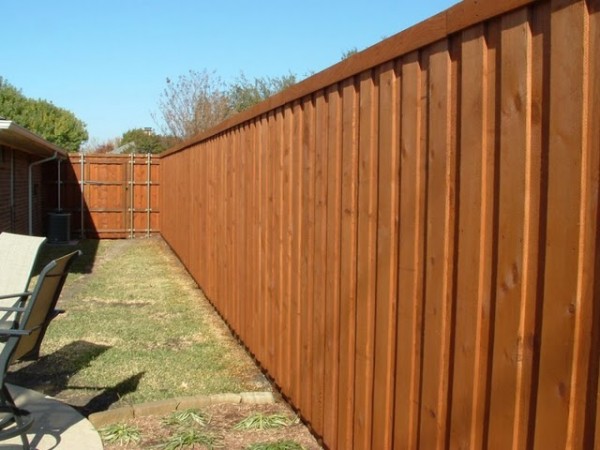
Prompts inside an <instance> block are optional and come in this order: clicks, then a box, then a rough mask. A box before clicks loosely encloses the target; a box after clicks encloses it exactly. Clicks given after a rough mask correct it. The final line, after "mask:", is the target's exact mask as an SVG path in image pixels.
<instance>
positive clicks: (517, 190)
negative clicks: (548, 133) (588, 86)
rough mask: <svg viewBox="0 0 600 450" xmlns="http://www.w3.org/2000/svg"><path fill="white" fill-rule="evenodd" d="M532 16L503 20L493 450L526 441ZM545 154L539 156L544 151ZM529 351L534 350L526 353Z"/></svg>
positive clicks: (536, 177)
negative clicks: (494, 447)
mask: <svg viewBox="0 0 600 450" xmlns="http://www.w3.org/2000/svg"><path fill="white" fill-rule="evenodd" d="M529 19H530V15H529V11H528V10H527V9H522V10H519V11H516V12H514V13H512V14H510V15H507V16H505V17H503V19H502V37H501V39H502V44H501V45H502V55H501V58H502V67H501V73H500V89H501V95H502V98H501V100H500V105H499V106H500V110H501V117H500V156H499V168H498V170H499V175H498V176H499V187H498V190H499V193H498V238H497V239H498V249H497V254H498V256H497V267H496V286H495V289H496V291H495V294H494V298H495V308H494V321H495V325H494V327H495V332H494V336H493V359H492V386H491V396H490V425H489V435H490V436H489V439H490V440H489V443H490V445H497V446H500V447H506V448H521V447H522V446H523V445H525V444H526V442H527V431H528V430H527V429H528V415H529V396H530V388H531V372H532V352H531V351H530V349H531V344H532V343H533V331H534V329H533V328H534V327H533V319H534V317H533V315H534V313H535V305H536V292H535V289H533V290H531V289H530V287H534V286H535V285H534V284H533V283H532V281H533V280H535V279H536V276H537V268H536V266H535V258H532V253H533V252H535V251H536V249H537V245H538V242H537V241H538V238H537V216H538V209H539V206H538V205H539V193H538V191H537V189H536V188H535V186H539V183H540V173H539V171H540V168H539V153H538V154H537V155H535V154H534V153H533V148H532V141H531V115H532V113H531V111H532V110H531V108H532V89H531V80H532V64H531V59H532V53H531V50H532V40H531V33H530V25H529ZM538 150H539V149H538ZM528 346H529V349H527V348H526V347H528Z"/></svg>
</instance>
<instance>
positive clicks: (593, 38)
mask: <svg viewBox="0 0 600 450" xmlns="http://www.w3.org/2000/svg"><path fill="white" fill-rule="evenodd" d="M588 5H589V6H588V7H589V13H590V21H589V36H590V38H589V42H590V44H589V45H590V46H589V50H588V55H589V58H590V59H589V72H588V73H589V83H590V85H589V89H588V105H589V106H588V107H589V119H588V122H587V128H588V129H587V140H588V143H589V145H590V158H589V167H590V169H591V170H592V172H591V173H590V174H589V175H590V182H591V186H599V185H600V139H599V138H598V128H597V126H596V125H595V124H598V123H600V0H593V1H591V2H588ZM594 168H596V169H595V171H594ZM593 192H594V191H593V190H592V191H590V199H589V201H590V202H591V204H592V205H593V204H596V211H595V212H592V213H591V214H590V215H589V217H590V219H591V220H590V224H589V225H590V226H589V228H590V229H592V230H593V229H594V228H595V229H596V235H595V245H590V247H589V248H591V249H593V248H595V249H596V252H595V253H596V261H595V263H593V264H594V266H592V267H593V272H592V273H593V274H594V275H593V277H594V281H593V283H594V285H593V287H591V289H593V292H592V296H593V298H595V299H598V298H600V236H599V231H598V230H600V223H599V221H600V217H599V215H600V202H599V201H598V191H597V190H596V191H595V194H594V193H593ZM594 220H595V223H594ZM592 233H593V231H592ZM594 309H595V312H594V313H592V314H591V315H590V316H591V317H594V324H593V326H594V329H593V332H592V351H591V353H590V371H589V373H590V375H589V380H588V386H589V396H588V400H587V401H588V411H589V412H588V416H587V417H586V421H585V425H586V429H585V430H584V442H583V446H582V447H583V448H594V449H596V450H598V449H600V376H599V372H600V316H599V315H598V309H597V304H596V306H594ZM594 419H595V420H594Z"/></svg>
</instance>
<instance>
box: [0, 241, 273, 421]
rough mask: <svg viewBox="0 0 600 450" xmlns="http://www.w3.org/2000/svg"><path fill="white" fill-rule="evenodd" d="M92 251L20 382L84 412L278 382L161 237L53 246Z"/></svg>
mask: <svg viewBox="0 0 600 450" xmlns="http://www.w3.org/2000/svg"><path fill="white" fill-rule="evenodd" d="M72 248H79V249H81V250H82V251H83V252H84V256H83V257H81V258H80V259H79V260H78V261H77V262H76V264H75V266H74V268H73V273H72V274H71V275H70V276H69V278H68V280H67V283H66V285H65V287H64V289H63V295H62V297H61V299H60V301H59V304H58V307H59V308H62V309H64V310H65V311H66V312H65V313H64V314H62V315H60V316H59V317H58V318H57V319H55V321H54V322H53V323H52V325H51V326H50V328H49V330H48V334H47V335H46V338H45V340H44V343H43V345H42V358H41V359H40V360H38V361H36V362H33V363H21V364H18V365H15V366H13V368H12V369H11V375H10V380H11V381H12V382H14V383H16V384H20V385H23V386H26V387H30V388H33V389H35V390H38V391H42V392H45V393H47V394H49V395H53V396H55V397H56V398H58V399H61V400H63V401H65V402H66V403H69V404H71V405H73V406H76V407H78V408H79V409H80V410H82V412H84V413H86V414H89V413H91V412H95V411H100V410H105V409H107V408H109V407H115V406H120V405H123V404H135V403H142V402H146V401H152V400H160V399H165V398H171V397H176V396H186V395H198V394H213V393H223V392H244V391H265V390H271V386H270V384H269V383H268V382H267V381H266V380H265V378H264V377H263V376H262V374H261V373H260V371H259V370H258V368H257V367H256V365H255V364H254V362H253V361H252V359H251V358H250V357H249V356H248V355H247V353H246V352H245V351H244V350H243V349H242V347H241V346H240V345H239V344H238V343H237V342H236V341H235V339H234V338H233V337H232V336H231V334H230V333H229V330H228V329H227V327H226V326H225V324H224V323H223V322H222V320H221V319H220V317H219V316H218V315H217V314H216V312H215V311H214V309H213V308H212V306H211V305H210V304H209V303H208V301H207V300H206V298H205V297H204V295H203V294H202V291H201V290H200V289H198V288H197V286H196V285H195V283H194V281H193V280H192V279H191V277H190V276H189V274H188V273H187V272H186V270H185V269H184V268H183V266H182V265H181V263H180V262H179V261H178V260H177V258H176V257H175V256H174V255H173V254H172V252H171V251H170V249H169V248H168V246H167V245H166V244H165V243H164V241H162V240H161V239H160V238H150V239H141V240H103V241H94V240H86V241H82V242H81V243H80V244H78V245H77V246H76V247H70V246H47V247H46V250H45V253H44V255H43V259H44V260H49V259H50V258H51V257H55V256H57V255H60V254H65V253H67V252H68V251H70V250H72Z"/></svg>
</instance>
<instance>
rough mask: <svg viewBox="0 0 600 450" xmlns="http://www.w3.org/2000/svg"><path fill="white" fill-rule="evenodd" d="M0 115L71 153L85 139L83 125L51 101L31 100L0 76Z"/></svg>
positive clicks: (70, 113)
mask: <svg viewBox="0 0 600 450" xmlns="http://www.w3.org/2000/svg"><path fill="white" fill-rule="evenodd" d="M0 116H2V117H4V118H6V119H8V120H12V121H14V122H16V123H18V124H19V125H21V126H22V127H25V128H27V129H28V130H30V131H32V132H33V133H36V134H38V135H40V136H41V137H43V138H44V139H46V140H47V141H49V142H52V143H53V144H56V145H58V146H59V147H62V148H64V149H65V150H67V151H70V152H76V151H77V150H79V148H80V146H81V144H82V143H83V142H84V141H86V140H87V139H88V132H87V130H86V125H85V123H83V122H82V121H81V120H79V119H78V118H77V117H75V115H74V114H73V113H72V112H70V111H68V110H66V109H63V108H59V107H58V106H55V105H54V104H52V103H51V102H49V101H47V100H42V99H37V100H35V99H31V98H28V97H26V96H25V95H23V94H22V93H21V91H20V90H18V89H17V88H15V87H14V86H12V85H11V84H10V83H8V82H7V81H6V80H4V79H3V78H2V77H0Z"/></svg>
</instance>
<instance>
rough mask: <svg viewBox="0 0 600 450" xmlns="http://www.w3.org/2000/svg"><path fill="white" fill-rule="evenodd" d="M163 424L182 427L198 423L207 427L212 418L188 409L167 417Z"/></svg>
mask: <svg viewBox="0 0 600 450" xmlns="http://www.w3.org/2000/svg"><path fill="white" fill-rule="evenodd" d="M162 422H163V423H164V424H165V425H169V426H173V425H175V426H182V425H191V424H194V423H196V424H198V425H200V426H203V427H205V426H206V425H208V424H209V422H210V416H209V415H208V414H204V413H203V412H202V411H199V410H197V409H186V410H184V411H175V412H174V413H173V414H171V415H169V416H167V417H165V418H164V419H163V420H162Z"/></svg>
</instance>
